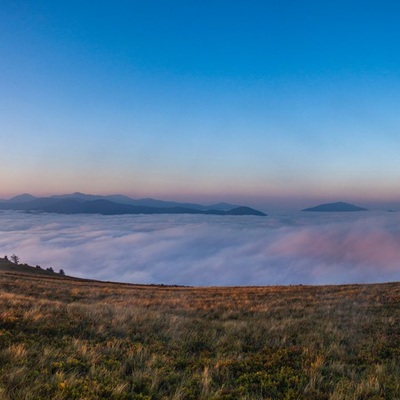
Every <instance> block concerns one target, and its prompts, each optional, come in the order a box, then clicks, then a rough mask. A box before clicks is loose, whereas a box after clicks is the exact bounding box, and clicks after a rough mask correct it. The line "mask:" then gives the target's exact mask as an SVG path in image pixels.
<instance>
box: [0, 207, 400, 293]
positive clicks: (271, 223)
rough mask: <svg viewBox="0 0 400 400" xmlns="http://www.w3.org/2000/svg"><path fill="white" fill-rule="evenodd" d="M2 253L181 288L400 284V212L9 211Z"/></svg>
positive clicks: (0, 222)
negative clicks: (105, 213) (104, 213)
mask: <svg viewBox="0 0 400 400" xmlns="http://www.w3.org/2000/svg"><path fill="white" fill-rule="evenodd" d="M0 252H2V253H3V254H1V253H0V255H1V256H3V255H6V254H7V255H11V254H12V253H15V254H17V255H19V256H20V258H21V262H22V263H25V262H26V263H28V264H30V265H36V264H38V265H41V266H42V267H43V268H47V267H52V268H54V269H55V270H56V271H58V270H59V269H60V268H62V269H64V271H65V272H66V273H67V274H68V275H74V276H78V277H85V278H93V279H101V280H110V281H119V282H132V283H164V284H179V285H207V286H214V285H276V284H279V285H286V284H339V283H371V282H388V281H400V213H389V212H371V211H369V212H358V213H306V212H303V213H302V212H298V213H293V214H286V215H284V214H279V215H270V216H268V217H252V216H236V217H235V216H232V217H230V216H229V217H228V216H206V215H197V216H194V215H122V216H100V215H57V214H45V213H42V214H31V213H24V212H15V211H3V212H0Z"/></svg>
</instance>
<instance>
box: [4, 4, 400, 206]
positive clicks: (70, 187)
mask: <svg viewBox="0 0 400 400" xmlns="http://www.w3.org/2000/svg"><path fill="white" fill-rule="evenodd" d="M399 15H400V4H399V2H397V1H368V0H363V1H352V0H347V1H342V0H338V1H329V2H328V1H307V0H305V1H301V2H300V1H252V0H249V1H236V0H213V1H208V0H201V1H200V0H191V1H184V0H180V1H179V0H168V1H161V0H160V1H152V0H147V1H144V0H143V1H135V0H131V1H122V0H114V1H104V0H98V1H96V2H92V1H82V0H80V1H76V0H68V1H64V0H60V1H50V0H36V1H26V0H25V1H24V0H3V1H2V2H1V4H0V32H1V40H0V146H1V147H0V148H1V151H2V157H1V158H0V183H1V185H0V198H9V197H11V196H14V195H17V194H20V193H25V192H28V193H31V194H33V195H50V194H61V193H70V192H75V191H80V192H84V193H93V194H115V193H121V194H126V195H129V196H132V197H134V198H140V197H155V198H162V199H166V200H178V201H196V202H203V203H213V202H216V201H229V202H234V203H245V204H247V205H251V206H258V207H261V208H262V209H264V210H267V211H268V209H270V208H274V207H275V208H279V207H280V206H282V207H284V206H285V207H292V208H297V207H305V206H312V205H315V204H314V203H318V202H322V201H339V200H343V201H349V202H353V203H358V204H359V205H361V206H372V207H375V206H376V207H380V206H382V207H391V206H392V205H395V206H396V205H398V206H399V207H398V208H399V209H400V185H399V178H400V157H399V149H400V113H399V109H400V52H399V51H398V43H400V24H399V23H398V16H399Z"/></svg>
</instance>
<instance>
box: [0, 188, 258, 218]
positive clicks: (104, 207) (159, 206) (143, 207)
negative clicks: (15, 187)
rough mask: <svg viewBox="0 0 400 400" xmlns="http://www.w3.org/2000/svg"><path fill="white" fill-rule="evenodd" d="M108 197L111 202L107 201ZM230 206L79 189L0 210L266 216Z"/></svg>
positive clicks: (24, 197) (2, 206)
mask: <svg viewBox="0 0 400 400" xmlns="http://www.w3.org/2000/svg"><path fill="white" fill-rule="evenodd" d="M110 198H111V199H113V200H114V201H112V200H110ZM14 199H16V200H14ZM229 207H230V205H229V204H227V203H222V204H219V205H217V209H214V208H210V207H207V206H202V205H199V204H194V203H177V202H165V201H162V200H155V199H141V200H133V199H130V198H129V197H127V196H123V195H112V196H96V195H87V194H83V193H78V192H76V193H72V194H69V195H57V196H51V197H41V198H36V197H34V196H31V195H21V196H16V197H14V198H13V199H10V200H8V201H4V202H2V203H0V209H3V210H22V211H36V212H48V213H58V214H103V215H120V214H205V215H255V216H265V215H266V214H264V213H263V212H261V211H257V210H254V209H252V208H250V207H244V206H239V207H237V206H232V207H231V208H229ZM218 208H219V209H218ZM224 208H225V209H224Z"/></svg>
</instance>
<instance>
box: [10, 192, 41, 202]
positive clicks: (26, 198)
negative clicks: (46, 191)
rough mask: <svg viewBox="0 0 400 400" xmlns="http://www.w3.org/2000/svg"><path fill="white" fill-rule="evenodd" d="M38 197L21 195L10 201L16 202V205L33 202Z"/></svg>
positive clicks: (27, 194)
mask: <svg viewBox="0 0 400 400" xmlns="http://www.w3.org/2000/svg"><path fill="white" fill-rule="evenodd" d="M36 198H37V197H35V196H32V195H31V194H29V193H23V194H19V195H18V196H15V197H13V198H11V199H10V200H9V201H12V202H15V203H22V202H25V201H32V200H35V199H36Z"/></svg>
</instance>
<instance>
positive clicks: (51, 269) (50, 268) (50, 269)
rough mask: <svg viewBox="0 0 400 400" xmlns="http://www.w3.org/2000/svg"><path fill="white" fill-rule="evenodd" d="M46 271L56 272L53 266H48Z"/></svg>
mask: <svg viewBox="0 0 400 400" xmlns="http://www.w3.org/2000/svg"><path fill="white" fill-rule="evenodd" d="M46 271H49V272H54V269H53V268H52V267H49V268H46Z"/></svg>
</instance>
